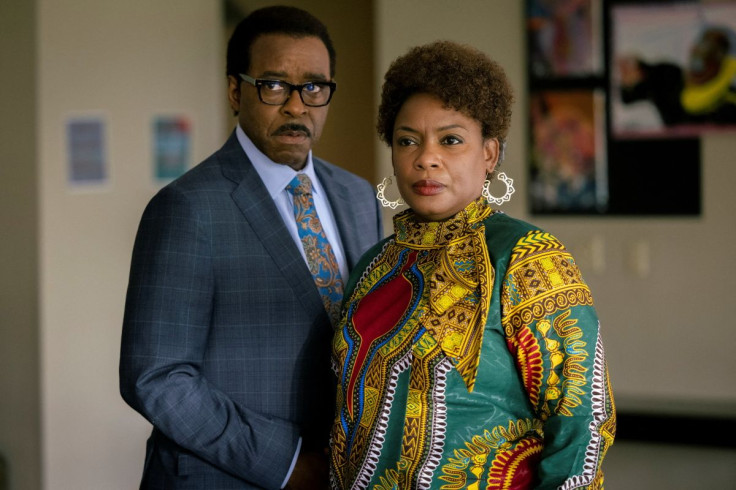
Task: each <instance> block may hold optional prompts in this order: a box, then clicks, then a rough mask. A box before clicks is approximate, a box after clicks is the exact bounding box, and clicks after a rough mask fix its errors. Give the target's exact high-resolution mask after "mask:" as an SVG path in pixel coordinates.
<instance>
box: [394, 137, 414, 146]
mask: <svg viewBox="0 0 736 490" xmlns="http://www.w3.org/2000/svg"><path fill="white" fill-rule="evenodd" d="M396 143H397V144H398V145H399V146H410V145H413V144H414V140H412V139H411V138H398V139H397V140H396Z"/></svg>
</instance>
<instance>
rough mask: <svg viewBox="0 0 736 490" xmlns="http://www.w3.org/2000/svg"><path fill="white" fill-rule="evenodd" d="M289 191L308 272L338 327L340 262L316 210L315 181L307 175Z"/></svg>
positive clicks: (332, 320) (302, 176)
mask: <svg viewBox="0 0 736 490" xmlns="http://www.w3.org/2000/svg"><path fill="white" fill-rule="evenodd" d="M286 190H287V191H289V192H290V193H291V194H292V195H293V196H294V217H295V218H296V227H297V229H298V230H299V238H300V239H301V241H302V248H303V249H304V254H305V255H306V256H307V265H308V266H309V271H310V272H311V273H312V277H314V282H315V284H316V285H317V289H318V290H319V294H320V295H321V296H322V302H323V303H324V305H325V309H326V310H327V314H328V315H329V316H330V321H331V322H332V325H333V326H334V325H337V322H338V321H339V320H340V318H339V316H340V304H341V302H342V293H343V283H342V278H341V277H340V268H339V267H338V265H337V259H336V258H335V254H334V253H333V252H332V247H331V246H330V242H328V241H327V237H326V236H325V232H324V230H323V229H322V223H320V221H319V217H318V216H317V209H315V207H314V199H312V181H311V180H309V177H308V176H307V175H305V174H298V175H297V176H296V177H294V178H293V179H292V181H291V182H289V185H288V186H286Z"/></svg>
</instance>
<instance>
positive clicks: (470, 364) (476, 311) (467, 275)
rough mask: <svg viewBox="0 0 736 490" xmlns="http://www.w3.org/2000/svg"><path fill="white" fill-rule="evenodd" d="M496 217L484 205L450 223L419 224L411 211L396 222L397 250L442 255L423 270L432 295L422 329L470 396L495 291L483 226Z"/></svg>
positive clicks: (471, 208) (469, 209) (478, 203)
mask: <svg viewBox="0 0 736 490" xmlns="http://www.w3.org/2000/svg"><path fill="white" fill-rule="evenodd" d="M490 213H491V208H490V206H488V205H487V204H486V202H485V200H484V199H480V200H478V201H475V202H473V203H471V205H470V206H468V207H467V208H466V209H464V210H463V211H462V212H460V213H459V214H458V215H457V216H455V217H454V218H453V219H451V220H448V221H430V222H422V221H418V220H416V217H415V215H414V213H413V211H411V210H407V211H404V212H403V213H401V214H399V215H397V216H396V217H395V218H394V227H395V229H396V245H398V246H400V247H406V248H408V249H411V250H427V251H433V252H435V253H436V254H437V255H438V257H437V260H436V261H427V262H425V263H424V264H423V265H422V266H421V267H420V269H422V272H423V273H424V277H425V279H426V281H427V286H428V289H429V308H428V309H427V310H426V311H425V312H423V315H422V317H421V324H422V325H423V326H424V328H426V329H427V330H428V331H429V332H430V333H431V334H432V336H433V337H434V338H435V340H436V341H437V342H438V343H439V345H440V347H441V348H442V350H443V351H444V353H445V355H447V357H449V358H450V359H452V360H453V363H454V365H455V368H456V369H457V370H458V372H459V373H460V375H461V376H462V378H463V380H464V381H465V384H466V386H467V387H468V391H473V386H474V384H475V377H476V373H477V371H478V360H479V356H480V346H481V341H482V337H483V328H484V326H485V323H486V318H487V317H488V305H489V304H490V302H491V288H492V287H493V276H494V272H493V266H492V265H491V264H490V261H489V260H488V247H487V246H486V240H485V226H484V225H483V220H485V219H486V218H487V217H488V215H489V214H490Z"/></svg>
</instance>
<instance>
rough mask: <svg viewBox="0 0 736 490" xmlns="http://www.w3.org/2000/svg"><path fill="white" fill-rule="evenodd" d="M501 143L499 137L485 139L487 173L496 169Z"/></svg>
mask: <svg viewBox="0 0 736 490" xmlns="http://www.w3.org/2000/svg"><path fill="white" fill-rule="evenodd" d="M500 151H501V145H500V143H499V142H498V138H486V139H485V140H483V157H484V159H485V164H486V174H488V175H490V174H492V173H493V171H494V170H495V169H496V164H497V163H498V156H499V154H500Z"/></svg>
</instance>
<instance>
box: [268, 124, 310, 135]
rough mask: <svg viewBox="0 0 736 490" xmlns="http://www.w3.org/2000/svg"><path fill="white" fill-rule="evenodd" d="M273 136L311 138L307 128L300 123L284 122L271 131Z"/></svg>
mask: <svg viewBox="0 0 736 490" xmlns="http://www.w3.org/2000/svg"><path fill="white" fill-rule="evenodd" d="M273 136H286V137H289V138H311V137H312V133H311V132H310V131H309V128H307V127H306V126H304V125H302V124H284V125H283V126H280V127H279V128H278V129H277V130H276V131H274V132H273Z"/></svg>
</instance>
